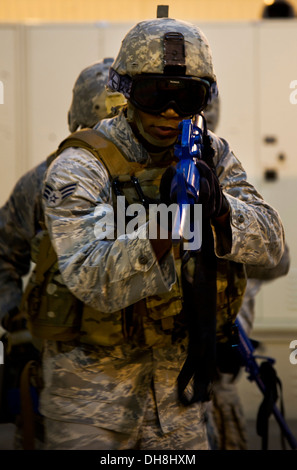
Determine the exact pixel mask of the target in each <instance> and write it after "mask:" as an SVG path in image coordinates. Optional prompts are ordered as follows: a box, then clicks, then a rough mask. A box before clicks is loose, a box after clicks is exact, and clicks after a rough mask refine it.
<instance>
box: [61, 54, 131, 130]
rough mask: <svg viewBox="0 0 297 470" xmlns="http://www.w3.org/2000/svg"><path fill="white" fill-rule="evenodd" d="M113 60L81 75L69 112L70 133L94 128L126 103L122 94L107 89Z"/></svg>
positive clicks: (85, 70) (108, 60) (107, 59)
mask: <svg viewBox="0 0 297 470" xmlns="http://www.w3.org/2000/svg"><path fill="white" fill-rule="evenodd" d="M112 63H113V59H112V58H106V59H104V60H103V61H102V62H98V63H95V64H92V65H90V66H89V67H86V68H85V69H83V70H82V72H81V73H80V74H79V76H78V78H77V80H76V82H75V84H74V87H73V90H72V103H71V106H70V109H69V111H68V126H69V130H70V132H75V131H76V130H77V129H78V128H79V127H81V128H84V127H93V126H94V125H95V124H96V123H97V122H98V121H100V120H101V119H104V118H107V117H109V116H110V115H112V111H113V109H115V108H117V107H119V106H122V105H124V104H125V103H126V100H125V98H124V96H123V95H122V94H121V93H112V92H110V91H108V90H107V89H106V85H107V81H108V73H109V68H110V66H111V64H112Z"/></svg>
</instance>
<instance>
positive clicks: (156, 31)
mask: <svg viewBox="0 0 297 470" xmlns="http://www.w3.org/2000/svg"><path fill="white" fill-rule="evenodd" d="M168 32H177V33H181V34H182V35H183V36H184V42H185V65H186V72H185V73H186V75H188V76H194V77H199V78H206V77H207V78H208V79H209V80H210V81H211V82H216V76H215V73H214V69H213V64H212V54H211V49H210V46H209V43H208V41H207V39H206V37H205V36H204V34H203V32H202V31H201V30H200V29H199V28H198V27H197V26H195V25H193V24H191V23H188V22H185V21H180V20H175V19H171V18H156V19H153V20H147V21H142V22H140V23H138V24H136V25H135V26H134V27H133V28H132V29H130V31H129V32H128V33H127V35H126V36H125V37H124V39H123V41H122V45H121V48H120V51H119V53H118V56H117V58H116V59H115V61H114V63H113V65H112V69H113V70H115V72H116V73H117V74H119V75H120V76H125V75H128V76H130V77H133V76H134V75H138V74H142V73H154V74H162V73H163V71H164V57H163V55H164V44H163V38H164V35H165V34H166V33H168ZM108 85H109V86H110V87H111V88H112V89H115V87H113V86H112V83H111V82H109V84H108Z"/></svg>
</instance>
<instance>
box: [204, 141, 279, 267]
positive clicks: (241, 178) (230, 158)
mask: <svg viewBox="0 0 297 470" xmlns="http://www.w3.org/2000/svg"><path fill="white" fill-rule="evenodd" d="M212 136H213V146H214V149H215V161H216V169H217V175H218V177H219V181H220V183H221V185H222V189H223V192H224V194H225V196H226V198H227V199H228V202H229V204H230V210H231V212H230V221H231V231H232V235H231V237H232V244H231V249H230V250H229V251H226V250H225V248H224V247H225V246H226V240H224V237H226V234H224V233H223V232H220V231H219V230H215V231H214V235H215V247H216V248H215V249H216V254H217V255H218V256H220V257H223V258H227V259H230V260H232V261H236V262H240V263H246V264H254V265H262V266H266V267H273V266H276V265H277V264H278V263H279V261H280V259H281V257H282V254H283V252H284V246H285V242H284V229H283V225H282V222H281V219H280V216H279V214H278V212H277V211H276V210H275V209H274V208H273V207H271V206H270V205H269V204H268V203H267V202H266V201H264V199H263V197H262V196H261V195H260V194H259V193H258V191H257V190H256V189H255V188H254V187H253V186H252V185H251V184H250V183H249V182H248V181H247V176H246V173H245V171H244V169H243V167H242V165H241V163H240V162H239V160H238V159H237V158H236V157H235V155H234V154H233V152H232V151H231V150H230V147H229V145H228V143H227V142H226V141H224V140H223V139H219V138H217V137H216V136H214V134H212Z"/></svg>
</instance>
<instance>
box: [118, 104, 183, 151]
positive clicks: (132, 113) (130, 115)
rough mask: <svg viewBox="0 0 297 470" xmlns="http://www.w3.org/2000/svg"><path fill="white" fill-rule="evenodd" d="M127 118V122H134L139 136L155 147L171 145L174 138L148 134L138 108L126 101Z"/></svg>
mask: <svg viewBox="0 0 297 470" xmlns="http://www.w3.org/2000/svg"><path fill="white" fill-rule="evenodd" d="M127 120H128V122H130V123H132V124H134V125H135V126H136V127H137V130H138V132H139V134H140V135H141V137H142V138H143V139H144V140H145V141H146V142H148V143H149V144H151V145H153V146H155V147H157V148H164V149H165V148H167V147H170V146H172V145H173V144H174V143H175V140H176V139H175V138H174V139H172V138H171V139H164V140H163V139H162V140H161V139H156V138H154V137H152V136H151V135H149V134H148V133H147V132H146V131H145V130H144V128H143V125H142V122H141V119H140V116H139V113H138V109H137V108H136V107H135V106H133V104H132V103H130V102H129V101H128V108H127Z"/></svg>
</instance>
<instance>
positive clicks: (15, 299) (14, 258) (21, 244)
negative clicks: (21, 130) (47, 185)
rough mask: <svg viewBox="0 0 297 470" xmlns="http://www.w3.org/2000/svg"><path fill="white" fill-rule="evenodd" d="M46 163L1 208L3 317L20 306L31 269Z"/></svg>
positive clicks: (0, 310) (0, 312)
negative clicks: (31, 254) (32, 243)
mask: <svg viewBox="0 0 297 470" xmlns="http://www.w3.org/2000/svg"><path fill="white" fill-rule="evenodd" d="M44 171H45V164H44V163H42V164H41V165H39V166H38V167H36V168H34V169H33V170H31V171H30V172H28V173H26V174H25V175H24V176H23V177H22V178H20V180H19V181H18V182H17V183H16V185H15V187H14V189H13V191H12V193H11V195H10V197H9V199H8V201H7V202H6V204H5V205H4V206H3V207H2V208H1V209H0V316H1V317H3V316H4V315H5V314H6V313H7V312H8V311H10V310H12V309H14V308H15V307H17V306H19V303H20V300H21V296H22V289H23V276H25V275H26V274H28V272H29V270H30V264H31V263H30V261H31V256H30V243H31V239H32V238H33V236H34V234H35V230H36V223H37V219H38V215H37V210H36V208H37V205H38V204H39V206H40V205H41V200H40V194H41V185H42V177H43V174H44Z"/></svg>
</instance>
